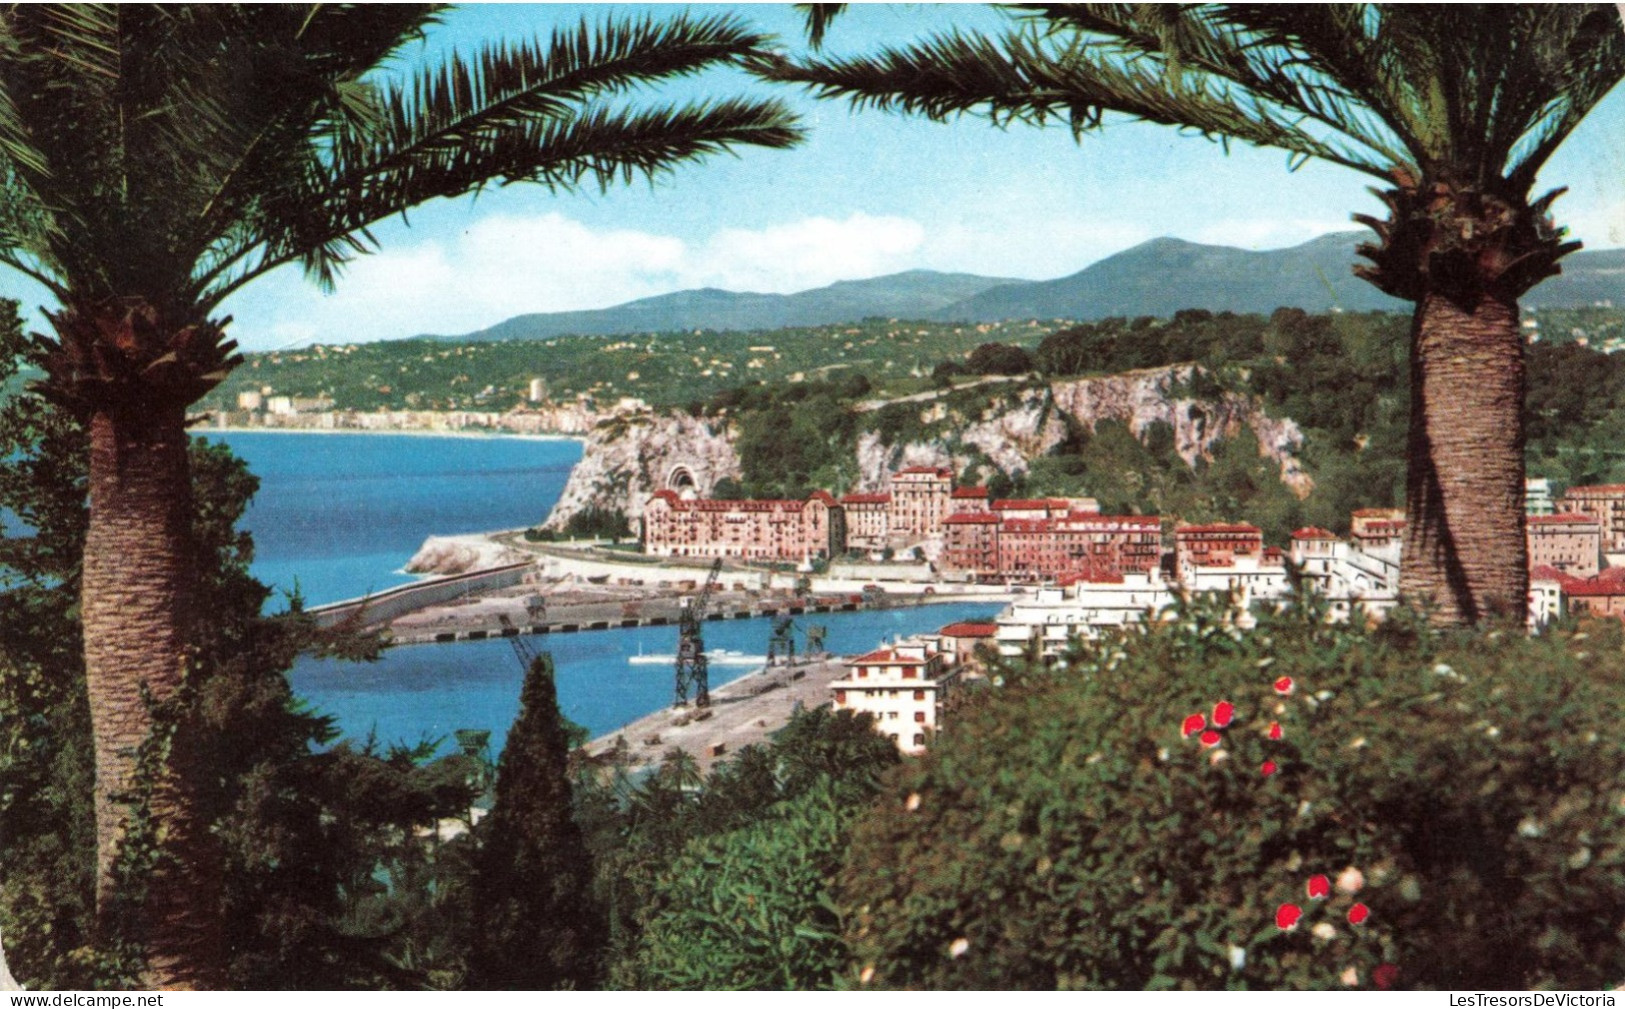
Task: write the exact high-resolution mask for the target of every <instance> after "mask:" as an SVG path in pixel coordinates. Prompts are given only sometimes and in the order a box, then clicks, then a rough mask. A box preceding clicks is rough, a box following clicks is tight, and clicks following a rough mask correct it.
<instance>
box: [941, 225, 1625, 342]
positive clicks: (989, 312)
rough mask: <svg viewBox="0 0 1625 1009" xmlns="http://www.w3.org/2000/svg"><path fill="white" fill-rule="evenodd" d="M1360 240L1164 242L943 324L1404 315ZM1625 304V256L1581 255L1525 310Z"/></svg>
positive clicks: (980, 303)
mask: <svg viewBox="0 0 1625 1009" xmlns="http://www.w3.org/2000/svg"><path fill="white" fill-rule="evenodd" d="M1367 240H1368V235H1366V234H1364V233H1361V232H1342V233H1339V234H1334V235H1322V236H1321V237H1320V238H1316V239H1314V240H1312V241H1309V242H1305V243H1304V244H1302V245H1296V246H1293V247H1292V248H1290V249H1270V250H1268V251H1264V252H1249V251H1247V250H1245V249H1232V248H1229V247H1227V246H1222V245H1198V244H1196V243H1195V242H1185V241H1181V240H1180V239H1177V238H1156V239H1152V240H1151V241H1149V242H1145V243H1143V244H1141V245H1136V246H1135V247H1134V248H1132V249H1127V250H1125V251H1123V252H1119V253H1118V254H1117V255H1115V256H1108V257H1106V258H1105V259H1102V260H1101V261H1100V262H1098V263H1094V264H1093V265H1091V266H1089V267H1087V268H1085V269H1083V270H1080V271H1079V272H1077V273H1074V274H1072V275H1071V276H1069V277H1062V278H1060V279H1059V280H1045V281H1038V282H1031V281H1028V282H1022V283H1017V284H1007V285H1005V286H1003V287H995V288H992V289H990V290H987V291H983V292H982V293H981V294H977V295H974V296H972V297H970V298H967V299H966V300H964V301H962V302H960V303H959V304H957V305H953V306H950V307H949V308H947V309H945V310H944V311H943V312H942V313H941V314H940V315H938V316H937V318H939V319H952V320H955V321H965V322H987V321H992V320H997V319H1015V318H1033V319H1079V320H1088V319H1103V318H1106V317H1108V316H1113V315H1121V316H1129V317H1133V316H1138V315H1155V316H1164V317H1166V316H1169V315H1172V314H1173V313H1174V312H1177V311H1178V310H1180V309H1181V308H1205V309H1209V310H1210V311H1215V312H1217V311H1224V310H1229V311H1232V312H1259V313H1265V312H1271V311H1274V310H1275V309H1277V308H1279V307H1281V306H1282V305H1288V306H1292V307H1294V308H1302V309H1305V310H1307V311H1310V312H1325V311H1330V310H1332V309H1342V310H1343V311H1345V312H1361V311H1372V310H1386V311H1401V310H1406V303H1405V302H1402V301H1399V300H1398V299H1395V298H1390V297H1388V296H1387V295H1385V294H1383V293H1382V292H1381V291H1379V290H1377V289H1376V288H1375V287H1372V286H1371V285H1370V284H1368V283H1366V282H1365V281H1363V280H1361V279H1360V278H1358V277H1356V276H1355V275H1354V273H1353V270H1352V267H1353V266H1354V264H1355V262H1356V261H1357V257H1356V256H1355V254H1354V247H1355V246H1356V245H1358V244H1360V243H1361V242H1363V241H1367ZM1610 300H1611V301H1612V302H1613V303H1614V304H1618V305H1625V249H1605V250H1602V251H1599V252H1585V251H1581V252H1578V253H1575V254H1574V255H1572V256H1569V257H1567V258H1565V259H1564V260H1563V273H1562V274H1561V275H1560V276H1557V277H1553V278H1551V279H1550V280H1547V281H1546V282H1545V283H1543V284H1541V285H1540V286H1539V287H1536V288H1535V289H1534V290H1533V291H1531V292H1529V294H1528V296H1527V297H1525V298H1524V299H1523V304H1524V305H1525V306H1527V307H1531V308H1536V307H1543V308H1577V307H1581V306H1585V305H1590V304H1593V303H1595V302H1599V301H1610Z"/></svg>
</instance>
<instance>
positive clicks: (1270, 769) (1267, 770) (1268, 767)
mask: <svg viewBox="0 0 1625 1009" xmlns="http://www.w3.org/2000/svg"><path fill="white" fill-rule="evenodd" d="M1259 770H1261V771H1263V772H1264V777H1266V778H1267V777H1269V776H1270V775H1272V774H1274V773H1275V772H1276V771H1279V770H1280V768H1279V767H1276V766H1275V761H1273V760H1266V761H1264V766H1263V767H1261V768H1259Z"/></svg>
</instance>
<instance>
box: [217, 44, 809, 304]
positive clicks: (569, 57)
mask: <svg viewBox="0 0 1625 1009" xmlns="http://www.w3.org/2000/svg"><path fill="white" fill-rule="evenodd" d="M765 42H766V38H765V37H764V36H761V35H759V34H756V33H754V32H751V31H749V30H747V29H746V28H744V27H743V26H742V24H740V23H739V22H737V21H735V20H734V19H731V18H704V19H698V20H695V19H689V18H683V17H679V18H676V19H672V20H670V21H667V22H664V23H656V22H652V21H648V20H643V21H637V22H631V23H620V24H611V25H609V26H607V27H604V28H601V29H598V30H594V29H592V28H590V27H588V26H586V25H582V26H581V27H580V28H578V29H576V30H574V31H570V32H566V33H561V34H560V35H558V36H557V37H555V38H554V39H553V40H552V41H551V42H550V43H549V44H547V45H541V44H531V45H507V46H501V47H496V48H492V49H488V50H486V51H484V52H482V53H480V54H479V55H478V56H477V57H475V58H473V59H471V60H467V61H465V60H462V59H460V58H456V57H454V58H452V59H450V60H448V61H447V62H446V63H445V64H443V65H442V66H440V67H437V68H434V69H431V70H427V71H424V72H423V73H420V74H419V75H418V76H417V77H416V78H415V79H414V80H413V81H412V82H411V83H410V84H408V85H407V86H406V87H403V88H400V89H391V90H386V91H384V92H383V93H381V94H380V95H379V97H378V105H379V108H380V114H379V117H378V121H377V122H376V123H372V124H358V123H351V124H350V125H349V126H348V127H346V128H343V129H339V130H337V131H336V132H335V133H334V136H333V138H332V140H331V142H330V143H328V144H326V145H325V146H317V147H310V148H306V149H305V151H304V156H303V157H302V158H301V159H300V160H299V162H298V163H297V164H295V165H286V166H284V170H283V171H282V173H281V180H280V182H279V183H278V184H277V185H276V186H274V187H271V188H268V189H267V190H265V191H264V192H263V193H262V194H261V197H260V200H259V202H258V204H257V205H256V206H255V207H254V208H253V210H254V212H253V214H252V215H250V216H249V217H248V218H246V220H247V222H248V226H246V227H242V228H237V229H235V230H233V231H230V232H229V233H227V234H225V235H223V236H221V237H222V238H223V239H224V240H223V241H216V242H215V243H214V244H213V245H212V246H211V247H210V249H209V252H208V255H207V257H206V259H207V262H206V263H205V264H204V265H203V267H202V268H201V269H200V270H199V271H198V273H197V275H196V277H195V278H194V289H193V290H194V295H195V296H200V297H202V296H204V292H208V294H207V300H208V301H209V302H210V303H215V302H217V301H218V300H219V298H221V297H223V296H224V295H225V294H226V293H229V291H231V290H234V289H236V288H237V287H239V286H241V284H243V283H245V282H246V281H248V280H249V279H251V278H252V277H254V276H257V275H259V274H261V273H263V272H264V271H265V270H267V269H272V268H275V266H277V265H280V264H282V263H285V262H290V261H294V260H302V261H303V262H304V264H305V267H306V270H307V273H308V274H309V275H310V276H311V277H312V278H313V279H315V280H316V281H317V282H318V283H323V284H327V283H331V281H332V279H333V277H334V275H335V272H336V270H337V269H338V268H339V267H341V266H342V264H343V263H344V262H345V261H346V260H348V259H349V258H350V257H351V256H353V255H354V254H356V253H357V252H360V251H363V250H364V249H366V248H367V247H368V243H367V241H366V239H365V237H364V229H366V228H367V227H368V226H370V225H372V224H374V223H376V222H377V221H379V220H382V219H384V218H387V217H390V216H393V215H395V214H399V213H403V212H404V211H406V210H407V209H409V208H410V207H413V206H416V205H417V204H419V203H421V202H423V201H425V200H429V199H433V198H435V197H438V196H455V195H459V194H462V193H467V192H471V191H476V190H478V189H479V188H481V187H483V186H485V185H487V184H490V183H492V182H496V183H499V184H508V183H512V182H518V181H528V182H535V183H539V184H542V185H545V186H547V187H548V188H550V189H554V190H568V189H574V188H576V187H578V186H579V185H581V184H583V183H587V182H591V183H594V184H597V185H599V186H607V185H610V184H612V183H614V182H617V181H627V180H630V179H632V178H636V177H639V176H644V177H649V178H654V177H657V176H659V175H661V174H663V173H665V172H667V171H670V170H672V169H673V168H675V167H677V166H678V165H681V164H683V163H685V162H688V161H692V160H694V159H696V158H700V157H704V156H708V155H711V154H716V153H720V152H724V151H732V150H735V149H737V148H739V147H743V146H747V145H748V146H760V147H770V148H775V147H785V146H789V145H791V144H793V143H795V142H796V141H797V140H798V139H799V138H800V132H799V131H798V130H797V129H796V128H795V126H794V117H793V116H792V115H791V114H790V113H789V111H788V110H787V109H786V108H785V107H784V106H783V105H782V104H781V103H779V102H776V101H753V100H745V99H738V100H728V101H721V102H713V103H695V104H691V105H687V106H676V107H660V108H653V109H643V110H641V111H638V110H633V109H616V108H614V107H612V106H611V105H610V104H608V102H609V101H611V100H613V99H615V98H618V97H619V96H622V95H624V94H626V93H627V92H634V91H636V90H638V89H640V88H642V87H644V86H647V85H652V84H656V83H660V82H664V81H668V80H672V79H675V78H680V77H683V76H687V75H690V74H694V73H698V72H700V71H702V70H705V69H708V68H710V67H714V66H718V65H723V64H727V63H733V62H740V61H744V60H747V59H757V58H760V56H761V46H762V45H763V44H765ZM629 97H631V96H629Z"/></svg>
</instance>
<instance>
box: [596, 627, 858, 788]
mask: <svg viewBox="0 0 1625 1009" xmlns="http://www.w3.org/2000/svg"><path fill="white" fill-rule="evenodd" d="M845 670H846V666H845V663H844V660H843V659H842V658H840V657H839V656H828V655H825V656H818V657H814V658H810V659H806V660H803V661H800V662H797V663H795V664H794V665H775V666H771V667H761V668H758V669H756V670H755V671H754V672H751V673H748V674H747V675H745V676H742V677H740V678H739V679H737V680H733V681H732V682H729V683H725V684H723V685H722V686H720V687H717V688H715V689H713V690H712V691H711V703H710V706H709V707H705V708H698V707H694V706H692V705H690V706H685V707H674V706H672V707H664V708H660V709H658V710H656V711H653V712H651V713H649V714H647V715H645V716H643V717H642V718H639V719H636V720H635V721H632V722H629V723H627V724H626V725H623V726H622V727H621V728H619V729H617V730H616V731H614V732H610V733H605V734H604V735H601V736H599V737H598V738H596V739H594V740H592V741H591V742H589V743H588V744H587V745H586V747H585V748H584V749H585V752H586V754H587V755H588V756H589V757H592V758H595V759H600V760H614V761H615V762H616V763H618V764H619V765H620V766H621V767H623V768H624V769H625V770H626V771H627V773H629V774H637V773H639V772H642V771H645V770H648V769H649V768H652V767H654V766H656V765H658V764H659V763H660V761H661V760H662V759H664V758H665V756H666V754H667V753H669V752H671V751H672V750H673V749H676V750H681V751H682V752H684V753H686V754H688V755H689V756H691V757H693V758H694V762H695V764H696V765H697V766H698V767H699V769H700V770H702V771H709V770H710V769H711V766H712V765H713V764H714V763H716V762H717V761H719V760H726V759H728V758H729V757H730V756H732V755H733V754H735V753H738V752H739V751H740V750H741V749H743V748H744V747H747V746H752V745H760V744H764V743H766V742H767V741H768V739H769V738H770V737H771V736H772V735H773V733H775V732H777V731H778V730H780V729H782V728H783V727H784V726H785V723H787V722H788V721H789V720H790V716H791V715H793V714H795V712H796V711H797V710H800V709H803V708H816V707H819V706H820V705H824V704H828V703H829V685H830V684H831V683H833V682H835V681H836V680H837V679H839V678H840V677H841V675H842V674H843V673H844V672H845ZM617 751H619V752H617Z"/></svg>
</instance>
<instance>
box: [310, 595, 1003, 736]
mask: <svg viewBox="0 0 1625 1009" xmlns="http://www.w3.org/2000/svg"><path fill="white" fill-rule="evenodd" d="M999 609H1001V604H998V603H939V604H934V605H930V606H911V607H899V608H898V609H893V610H868V611H861V612H854V613H820V614H817V615H811V614H809V615H806V616H802V617H798V618H796V619H797V624H798V626H799V627H800V628H801V629H802V630H801V631H799V632H798V633H797V635H796V637H797V643H798V645H799V643H800V640H801V638H802V636H803V633H804V630H805V628H806V627H807V626H809V625H812V624H819V625H822V626H824V627H826V628H827V629H828V636H827V638H826V639H825V647H826V648H827V649H829V650H830V651H831V652H835V653H838V654H851V653H855V652H864V651H868V650H869V649H872V648H874V647H875V646H876V645H878V644H880V643H881V642H882V641H883V640H886V639H889V638H892V637H903V636H907V635H909V634H914V633H919V632H923V631H933V630H936V629H937V628H940V627H942V626H944V625H945V624H950V623H953V622H954V621H956V620H979V619H988V618H990V617H992V616H993V615H994V614H995V613H997V612H998V611H999ZM771 624H772V620H771V619H770V618H767V617H755V618H751V619H749V620H722V621H715V622H708V623H707V624H706V625H705V645H706V648H707V650H716V649H722V648H728V649H733V650H735V651H739V652H743V653H746V654H749V655H760V654H763V653H765V652H766V651H767V640H768V636H769V634H770V632H771V629H772V628H771ZM526 640H527V641H528V642H529V643H530V644H532V646H533V647H535V648H536V649H538V650H543V649H545V650H547V651H550V652H551V653H552V655H553V662H554V668H555V670H556V672H555V680H556V682H557V684H558V693H559V708H560V709H561V710H562V711H563V712H564V714H565V716H566V717H568V718H570V719H571V720H573V721H575V722H578V723H580V724H582V725H584V726H586V727H587V730H588V731H589V732H591V733H592V735H593V736H595V737H596V736H600V735H604V734H606V733H610V732H614V731H615V730H616V729H619V728H620V727H622V726H623V725H625V724H626V723H627V722H631V721H633V720H635V719H638V718H641V717H643V716H644V715H647V714H649V713H650V712H652V711H656V710H658V709H660V708H662V707H665V706H667V705H669V704H671V703H672V700H673V699H674V693H675V682H674V680H675V673H674V670H673V668H672V667H671V666H669V665H638V666H634V665H629V664H628V663H627V659H628V658H629V657H631V656H633V655H636V654H638V653H639V652H643V653H664V654H671V653H673V652H675V651H676V650H677V629H676V628H675V627H637V628H627V629H624V630H611V631H587V632H583V633H577V634H554V635H538V636H532V637H529V638H527V639H526ZM752 671H753V670H752V669H750V668H749V667H732V666H712V667H711V670H710V679H711V686H712V688H713V689H714V688H716V687H718V686H721V685H722V684H724V683H728V682H731V681H733V680H735V679H737V678H739V677H740V676H748V675H750V674H751V673H752ZM522 678H523V674H522V670H521V668H520V665H519V660H518V659H517V658H516V657H515V655H514V654H513V650H512V647H511V646H510V644H509V643H508V642H507V641H504V640H494V641H460V642H456V643H451V644H427V645H403V646H400V647H398V648H391V649H389V650H387V651H386V652H385V653H384V655H383V658H382V659H380V660H379V661H378V662H376V663H366V664H357V663H353V662H337V661H332V660H317V659H311V658H308V657H307V658H303V659H300V660H299V662H298V663H297V664H295V666H294V668H293V671H292V673H290V679H291V680H292V683H293V687H294V691H295V692H296V693H298V694H299V695H300V696H301V697H304V698H306V699H307V700H309V701H310V702H312V703H313V704H315V706H316V707H317V708H318V709H319V710H321V711H324V712H326V713H328V714H332V715H335V716H336V717H337V719H338V724H339V727H340V729H341V730H342V731H343V732H344V733H345V734H346V735H348V736H350V737H352V738H358V739H359V738H366V737H367V736H369V735H373V736H376V738H377V739H378V740H379V742H382V743H404V744H407V745H411V744H416V743H418V742H420V741H422V740H425V739H428V740H432V741H433V740H438V741H440V742H441V744H442V745H441V748H442V749H443V750H445V749H449V742H448V741H447V737H449V736H450V734H451V733H452V732H453V731H455V730H457V729H489V730H491V732H492V736H491V751H492V752H493V753H498V752H501V747H502V741H503V740H504V739H505V738H506V736H507V732H508V727H509V726H510V725H512V724H513V720H514V716H516V715H517V714H518V713H519V686H520V681H521V679H522Z"/></svg>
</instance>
